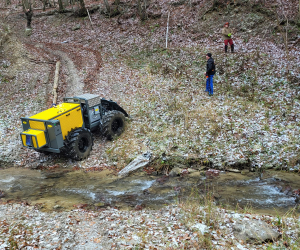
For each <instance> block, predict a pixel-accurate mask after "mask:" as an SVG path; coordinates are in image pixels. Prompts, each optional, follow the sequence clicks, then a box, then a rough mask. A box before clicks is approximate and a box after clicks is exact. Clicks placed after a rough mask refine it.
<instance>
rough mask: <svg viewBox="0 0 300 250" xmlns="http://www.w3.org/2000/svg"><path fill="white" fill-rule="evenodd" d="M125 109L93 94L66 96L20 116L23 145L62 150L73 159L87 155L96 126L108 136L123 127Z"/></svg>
mask: <svg viewBox="0 0 300 250" xmlns="http://www.w3.org/2000/svg"><path fill="white" fill-rule="evenodd" d="M125 117H128V114H127V113H126V111H125V110H124V109H123V108H121V107H120V106H119V105H118V104H117V103H116V102H114V101H112V100H106V99H104V98H102V99H101V98H100V96H98V95H94V94H83V95H79V96H76V97H66V98H64V102H63V103H61V104H59V105H57V106H54V107H52V108H50V109H47V110H45V111H43V112H41V113H38V114H36V115H33V116H31V117H23V118H21V120H22V125H23V130H24V131H23V132H22V133H21V134H20V135H21V140H22V144H23V146H24V147H27V148H32V149H34V150H36V151H38V152H44V153H47V152H53V153H61V152H63V153H65V154H67V155H68V156H69V157H71V158H73V159H75V160H82V159H84V158H86V157H88V156H89V154H90V152H91V150H92V146H93V137H92V133H91V131H95V130H97V129H98V128H99V129H100V131H101V133H102V135H103V136H105V137H106V138H107V139H109V140H111V139H113V138H114V137H115V136H119V135H120V134H121V133H122V132H123V131H124V127H125Z"/></svg>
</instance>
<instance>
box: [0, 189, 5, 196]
mask: <svg viewBox="0 0 300 250" xmlns="http://www.w3.org/2000/svg"><path fill="white" fill-rule="evenodd" d="M3 197H5V193H4V191H2V190H0V198H3Z"/></svg>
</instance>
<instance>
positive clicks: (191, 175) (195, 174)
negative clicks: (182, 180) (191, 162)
mask: <svg viewBox="0 0 300 250" xmlns="http://www.w3.org/2000/svg"><path fill="white" fill-rule="evenodd" d="M189 177H199V178H200V177H201V173H200V172H198V171H197V172H193V173H190V174H189Z"/></svg>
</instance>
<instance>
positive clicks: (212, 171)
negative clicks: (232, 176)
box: [205, 169, 220, 179]
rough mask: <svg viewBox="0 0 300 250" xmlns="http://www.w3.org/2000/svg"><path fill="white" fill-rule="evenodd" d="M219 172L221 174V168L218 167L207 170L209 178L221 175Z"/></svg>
mask: <svg viewBox="0 0 300 250" xmlns="http://www.w3.org/2000/svg"><path fill="white" fill-rule="evenodd" d="M219 174H220V170H217V169H208V170H207V171H206V172H205V176H206V178H209V179H212V178H214V177H217V176H219Z"/></svg>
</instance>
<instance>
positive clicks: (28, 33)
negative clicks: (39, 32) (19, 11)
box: [25, 28, 32, 36]
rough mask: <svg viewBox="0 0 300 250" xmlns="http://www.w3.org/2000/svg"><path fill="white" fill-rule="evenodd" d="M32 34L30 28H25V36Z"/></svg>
mask: <svg viewBox="0 0 300 250" xmlns="http://www.w3.org/2000/svg"><path fill="white" fill-rule="evenodd" d="M31 35H32V29H29V28H26V29H25V36H31Z"/></svg>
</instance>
